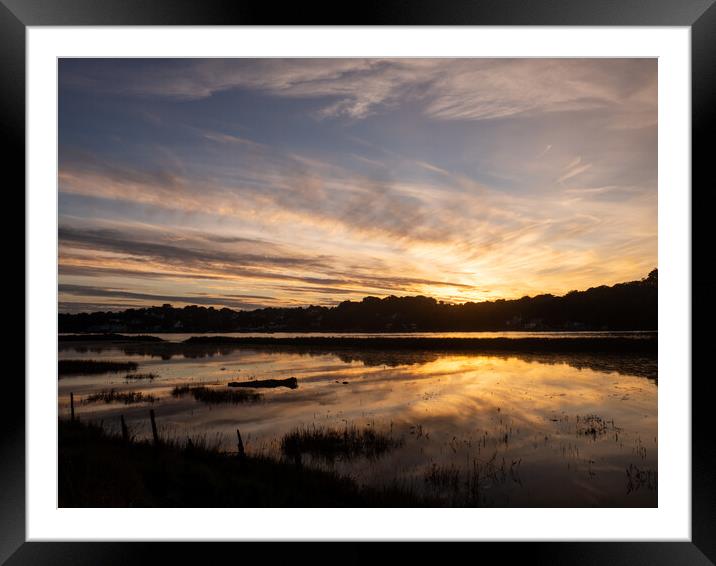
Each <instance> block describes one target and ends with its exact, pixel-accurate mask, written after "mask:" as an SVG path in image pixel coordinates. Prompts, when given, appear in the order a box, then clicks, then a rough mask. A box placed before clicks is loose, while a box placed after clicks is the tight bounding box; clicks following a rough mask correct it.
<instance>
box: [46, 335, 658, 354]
mask: <svg viewBox="0 0 716 566" xmlns="http://www.w3.org/2000/svg"><path fill="white" fill-rule="evenodd" d="M637 332H638V331H637ZM58 342H59V344H80V343H87V344H92V343H103V344H137V345H146V346H154V345H155V346H160V347H174V348H181V347H202V346H205V347H217V346H224V347H227V346H228V347H230V346H234V347H255V346H261V347H281V348H286V347H288V348H310V349H315V348H320V349H325V348H331V349H339V350H343V349H353V350H356V349H358V350H421V351H452V352H454V351H465V352H533V353H536V352H538V353H542V352H554V353H569V352H575V353H640V354H656V353H657V351H658V334H657V333H653V334H646V333H645V334H644V335H641V336H639V337H626V336H614V335H611V336H604V337H595V336H593V335H591V336H589V337H581V336H571V337H565V336H557V337H544V338H539V337H529V338H526V337H520V338H506V337H469V338H467V337H461V338H458V337H435V338H432V337H426V336H413V337H406V336H385V337H383V336H376V335H375V334H370V335H366V336H365V337H357V336H293V337H274V336H222V335H210V336H206V335H194V336H191V337H190V338H187V339H186V340H182V341H180V342H173V341H169V340H164V339H162V338H159V337H157V336H148V335H145V334H142V335H124V334H95V335H93V334H70V335H59V336H58Z"/></svg>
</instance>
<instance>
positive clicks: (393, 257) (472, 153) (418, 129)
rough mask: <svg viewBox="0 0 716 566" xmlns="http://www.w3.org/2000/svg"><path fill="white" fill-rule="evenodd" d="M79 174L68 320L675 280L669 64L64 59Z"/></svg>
mask: <svg viewBox="0 0 716 566" xmlns="http://www.w3.org/2000/svg"><path fill="white" fill-rule="evenodd" d="M59 161H60V164H59V192H60V194H59V283H60V287H59V294H60V298H59V301H60V302H59V309H60V312H79V311H93V310H121V309H125V308H129V307H135V306H148V305H160V304H162V303H172V304H173V305H175V306H183V305H187V304H197V305H205V306H210V305H211V306H215V307H217V308H220V307H229V308H233V309H253V308H259V307H265V306H304V305H309V304H315V305H334V304H337V303H339V302H341V301H344V300H348V299H353V300H355V299H358V300H360V299H361V298H363V297H365V296H368V295H372V296H378V297H384V296H388V295H398V296H404V295H427V296H431V297H435V298H437V299H439V300H444V301H449V302H460V303H462V302H465V301H482V300H490V299H498V298H517V297H521V296H524V295H535V294H539V293H553V294H563V293H566V292H568V291H570V290H573V289H586V288H588V287H590V286H595V285H602V284H607V285H611V284H614V283H618V282H622V281H630V280H635V279H641V278H642V277H644V276H646V274H647V273H648V272H649V271H650V270H652V269H653V268H655V267H657V62H656V60H655V59H611V60H609V59H388V60H377V59H311V60H306V59H207V60H201V59H176V60H156V59H115V60H106V59H63V60H61V61H60V63H59Z"/></svg>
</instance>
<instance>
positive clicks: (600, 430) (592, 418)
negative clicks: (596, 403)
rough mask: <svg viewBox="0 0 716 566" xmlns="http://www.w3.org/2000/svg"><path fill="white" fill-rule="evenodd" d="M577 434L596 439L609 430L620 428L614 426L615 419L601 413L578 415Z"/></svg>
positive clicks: (615, 430)
mask: <svg viewBox="0 0 716 566" xmlns="http://www.w3.org/2000/svg"><path fill="white" fill-rule="evenodd" d="M576 422H577V434H578V435H582V436H591V437H592V438H593V439H596V438H597V437H598V436H603V435H605V434H606V433H607V432H609V431H613V432H619V431H620V429H619V428H617V427H616V426H614V420H609V421H608V420H606V419H604V418H602V417H600V416H599V415H584V416H580V415H577V419H576Z"/></svg>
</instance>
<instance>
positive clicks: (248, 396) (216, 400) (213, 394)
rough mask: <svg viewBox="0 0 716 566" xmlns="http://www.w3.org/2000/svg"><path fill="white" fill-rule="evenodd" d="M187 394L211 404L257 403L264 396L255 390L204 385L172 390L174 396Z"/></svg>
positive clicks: (183, 386) (178, 387) (179, 387)
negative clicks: (217, 387)
mask: <svg viewBox="0 0 716 566" xmlns="http://www.w3.org/2000/svg"><path fill="white" fill-rule="evenodd" d="M185 395H191V396H192V397H194V399H195V400H197V401H199V402H201V403H207V404H210V405H217V404H221V403H232V404H239V403H255V402H256V401H259V400H260V399H261V398H262V395H261V393H256V392H255V391H245V390H243V389H239V390H232V389H216V388H212V387H206V386H204V385H199V386H189V385H181V386H177V387H175V388H174V389H173V390H172V397H184V396H185Z"/></svg>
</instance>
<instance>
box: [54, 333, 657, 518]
mask: <svg viewBox="0 0 716 566" xmlns="http://www.w3.org/2000/svg"><path fill="white" fill-rule="evenodd" d="M449 334H458V333H449ZM470 334H473V333H470ZM495 334H499V333H495ZM526 334H529V333H526ZM480 335H482V336H484V335H485V333H480ZM582 335H583V334H582ZM168 336H169V337H170V339H171V340H174V341H178V340H181V339H183V338H186V337H187V336H181V335H168ZM276 336H279V335H278V334H277V335H276ZM59 355H60V359H80V358H86V359H105V360H117V361H122V360H132V361H136V362H138V363H139V368H138V371H139V372H142V373H145V372H151V373H155V374H157V376H158V377H157V378H156V379H154V380H153V381H134V382H127V381H126V380H125V378H124V374H104V375H92V376H81V377H66V378H63V379H61V380H59V382H58V384H59V412H60V415H66V414H67V413H68V411H69V407H68V405H69V393H70V392H73V393H74V395H75V399H76V401H75V403H76V412H77V413H78V414H79V415H80V417H81V418H83V419H85V420H96V421H103V424H104V426H105V427H107V428H111V429H117V428H118V427H119V415H120V414H123V415H124V417H125V419H126V420H127V422H128V424H129V426H130V429H131V431H132V433H134V434H136V435H137V436H139V437H147V436H149V435H150V426H149V422H148V412H149V408H150V407H152V408H154V410H155V412H156V414H157V422H158V425H159V429H160V434H161V435H162V436H165V437H172V438H177V439H179V440H182V439H186V438H187V437H204V438H206V439H207V440H208V441H209V442H212V443H214V442H215V443H217V444H219V445H220V446H221V447H222V448H223V449H226V450H235V449H236V447H235V438H236V429H237V428H239V429H240V430H241V434H242V436H243V438H244V443H245V444H246V448H247V451H249V452H254V453H257V452H260V453H264V454H269V455H274V456H276V457H280V439H281V437H282V435H284V434H286V433H287V432H289V431H291V430H294V429H296V428H297V427H329V428H336V429H343V428H345V427H346V426H347V425H355V426H357V427H359V428H362V427H374V428H375V429H376V430H379V431H380V432H383V433H385V434H387V435H391V436H392V437H393V438H394V439H395V440H396V441H398V443H399V446H398V447H397V448H395V449H394V450H392V451H390V452H388V453H387V454H385V455H383V456H381V457H379V458H373V459H367V458H357V459H352V460H349V461H340V460H339V461H334V462H327V461H323V460H310V461H307V463H308V464H309V465H314V466H319V467H326V468H329V469H335V470H336V471H338V472H340V473H342V474H345V475H349V476H351V477H353V478H355V480H356V481H358V482H359V483H363V484H370V485H381V484H390V483H396V482H397V483H399V484H400V485H403V486H406V487H409V488H411V489H414V490H416V491H418V492H421V493H425V494H428V495H430V496H433V497H438V498H440V499H441V500H442V501H443V502H444V503H445V504H448V505H450V504H458V503H459V502H460V501H463V500H464V497H465V493H466V491H467V490H472V491H471V492H472V494H473V495H475V493H477V498H478V500H479V504H481V505H492V506H517V507H521V506H537V507H542V506H552V507H573V506H578V507H582V506H607V507H624V506H639V507H647V506H648V507H651V506H656V505H657V473H656V472H657V388H658V386H657V379H656V359H655V358H653V359H652V358H642V357H631V356H627V357H624V356H618V357H612V356H594V355H569V356H565V355H514V354H509V355H505V356H496V355H477V354H475V355H470V354H462V353H461V354H455V353H440V352H419V351H415V352H410V351H405V352H373V353H371V352H365V351H349V350H341V351H334V352H331V351H310V352H307V351H304V350H301V349H298V348H284V349H277V348H258V347H251V348H245V347H239V348H237V347H221V348H211V347H209V348H197V347H192V348H190V349H186V350H183V349H182V348H181V347H179V348H169V349H168V348H167V347H166V346H162V345H151V344H150V345H147V344H142V345H137V344H133V345H109V344H108V345H97V344H94V345H92V346H91V348H87V347H85V346H83V345H81V344H62V345H61V346H60V353H59ZM294 376H295V377H296V378H297V379H298V388H297V389H293V390H291V389H286V388H278V389H262V390H261V392H262V393H263V395H264V397H263V400H262V401H260V402H258V403H253V404H240V405H205V404H202V403H200V402H197V401H195V400H194V399H193V398H191V397H184V398H174V397H172V396H171V390H172V388H173V387H174V386H176V385H182V384H184V385H186V384H191V385H198V384H206V385H208V386H216V387H220V388H223V387H224V386H225V384H226V383H227V382H228V381H234V380H239V381H242V380H250V379H254V378H255V379H267V378H286V377H294ZM344 382H345V383H344ZM111 388H114V389H116V390H118V391H142V392H145V393H151V394H152V395H154V396H155V397H157V401H156V402H155V403H154V404H151V405H150V404H147V403H142V404H138V405H123V404H105V403H83V399H84V398H85V397H86V396H88V395H89V394H91V393H93V392H97V391H101V390H109V389H111Z"/></svg>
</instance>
